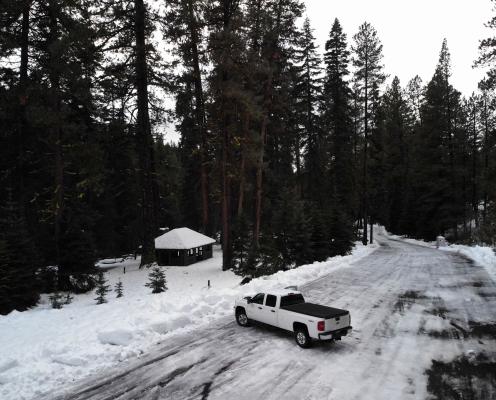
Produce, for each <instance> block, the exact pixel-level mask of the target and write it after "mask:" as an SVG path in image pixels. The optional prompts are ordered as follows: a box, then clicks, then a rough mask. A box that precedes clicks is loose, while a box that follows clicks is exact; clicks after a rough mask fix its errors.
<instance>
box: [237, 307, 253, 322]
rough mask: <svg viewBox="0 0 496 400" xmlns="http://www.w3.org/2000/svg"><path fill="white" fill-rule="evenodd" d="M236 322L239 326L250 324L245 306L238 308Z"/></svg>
mask: <svg viewBox="0 0 496 400" xmlns="http://www.w3.org/2000/svg"><path fill="white" fill-rule="evenodd" d="M236 322H237V323H238V325H239V326H248V325H249V322H250V321H248V317H247V315H246V311H245V310H244V309H243V308H239V309H238V310H236Z"/></svg>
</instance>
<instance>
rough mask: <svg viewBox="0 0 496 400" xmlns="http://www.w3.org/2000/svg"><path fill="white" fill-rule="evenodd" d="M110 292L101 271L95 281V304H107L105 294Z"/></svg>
mask: <svg viewBox="0 0 496 400" xmlns="http://www.w3.org/2000/svg"><path fill="white" fill-rule="evenodd" d="M108 292H110V285H107V280H106V279H105V275H104V273H103V272H102V271H100V272H99V273H98V277H97V280H96V291H95V294H96V295H97V297H96V299H95V300H96V304H103V303H106V302H107V298H106V296H107V293H108Z"/></svg>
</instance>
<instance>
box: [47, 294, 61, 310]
mask: <svg viewBox="0 0 496 400" xmlns="http://www.w3.org/2000/svg"><path fill="white" fill-rule="evenodd" d="M48 299H49V300H50V304H51V305H52V308H54V309H56V310H58V309H61V308H62V307H63V304H64V303H63V302H62V299H63V296H62V294H60V292H58V291H55V292H53V293H52V294H51V295H50V296H48Z"/></svg>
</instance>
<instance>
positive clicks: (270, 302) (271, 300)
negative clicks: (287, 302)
mask: <svg viewBox="0 0 496 400" xmlns="http://www.w3.org/2000/svg"><path fill="white" fill-rule="evenodd" d="M276 302H277V297H276V296H274V295H272V294H268V295H267V298H266V299H265V305H266V306H267V307H275V306H276Z"/></svg>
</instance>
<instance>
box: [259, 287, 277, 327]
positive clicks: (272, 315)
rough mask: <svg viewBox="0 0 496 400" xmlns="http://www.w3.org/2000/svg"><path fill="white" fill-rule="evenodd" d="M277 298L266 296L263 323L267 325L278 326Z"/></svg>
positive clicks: (270, 295)
mask: <svg viewBox="0 0 496 400" xmlns="http://www.w3.org/2000/svg"><path fill="white" fill-rule="evenodd" d="M276 303H277V297H276V296H274V295H272V294H268V295H267V296H265V306H264V308H263V310H262V311H263V319H264V320H263V321H262V322H264V323H266V324H269V325H274V326H277V308H276Z"/></svg>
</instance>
